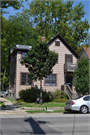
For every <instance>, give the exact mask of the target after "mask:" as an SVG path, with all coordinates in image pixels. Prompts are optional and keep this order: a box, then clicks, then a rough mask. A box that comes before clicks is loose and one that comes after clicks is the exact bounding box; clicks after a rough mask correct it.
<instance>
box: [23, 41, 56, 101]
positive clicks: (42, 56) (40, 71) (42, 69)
mask: <svg viewBox="0 0 90 135" xmlns="http://www.w3.org/2000/svg"><path fill="white" fill-rule="evenodd" d="M57 59H58V54H56V53H55V52H52V51H49V48H48V44H46V43H43V42H40V43H39V42H38V43H37V44H36V46H33V47H32V49H31V50H30V51H29V52H28V55H27V56H26V57H25V58H24V59H23V60H21V64H25V67H26V68H28V71H29V76H30V78H31V79H32V80H37V79H38V80H40V89H41V92H40V97H41V99H42V79H43V77H46V75H50V74H51V73H52V72H53V70H52V67H53V66H54V65H55V63H56V62H57Z"/></svg>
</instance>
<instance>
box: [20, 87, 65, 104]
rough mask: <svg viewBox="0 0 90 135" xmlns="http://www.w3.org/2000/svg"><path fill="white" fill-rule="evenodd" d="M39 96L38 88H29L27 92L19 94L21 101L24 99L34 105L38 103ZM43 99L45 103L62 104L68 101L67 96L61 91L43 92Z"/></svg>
mask: <svg viewBox="0 0 90 135" xmlns="http://www.w3.org/2000/svg"><path fill="white" fill-rule="evenodd" d="M37 95H40V89H36V88H33V87H32V88H28V89H26V90H21V91H20V92H19V96H20V99H22V100H23V101H24V102H28V103H32V102H36V99H37ZM42 98H43V100H44V102H50V101H55V102H61V101H66V100H67V95H66V94H65V93H64V92H62V91H61V90H56V91H55V92H50V91H49V92H46V91H44V90H43V91H42Z"/></svg>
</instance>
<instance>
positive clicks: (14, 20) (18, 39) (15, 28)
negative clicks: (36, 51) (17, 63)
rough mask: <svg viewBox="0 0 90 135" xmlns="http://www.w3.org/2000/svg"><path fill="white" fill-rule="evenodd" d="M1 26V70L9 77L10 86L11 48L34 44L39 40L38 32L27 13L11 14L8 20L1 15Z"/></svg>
mask: <svg viewBox="0 0 90 135" xmlns="http://www.w3.org/2000/svg"><path fill="white" fill-rule="evenodd" d="M28 19H29V18H28ZM1 27H2V29H1V37H2V38H1V68H2V69H1V72H2V74H5V75H6V77H7V87H8V84H9V71H10V69H9V68H10V63H9V59H10V56H9V55H10V48H13V47H15V46H16V44H21V45H32V46H33V45H34V44H36V42H37V33H36V32H35V30H34V28H33V27H32V25H31V23H29V22H28V21H27V20H26V15H23V14H21V16H18V15H17V16H11V17H10V18H9V19H8V20H6V19H5V18H4V17H3V16H1ZM2 77H3V76H2ZM2 79H3V78H2ZM1 85H2V84H1ZM4 85H6V83H4Z"/></svg>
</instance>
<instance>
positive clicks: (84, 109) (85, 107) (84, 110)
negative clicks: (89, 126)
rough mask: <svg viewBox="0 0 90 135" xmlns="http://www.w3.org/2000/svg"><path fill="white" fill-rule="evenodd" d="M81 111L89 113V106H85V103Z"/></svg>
mask: <svg viewBox="0 0 90 135" xmlns="http://www.w3.org/2000/svg"><path fill="white" fill-rule="evenodd" d="M80 110H81V113H84V114H85V113H88V107H87V106H85V105H83V106H81V109H80Z"/></svg>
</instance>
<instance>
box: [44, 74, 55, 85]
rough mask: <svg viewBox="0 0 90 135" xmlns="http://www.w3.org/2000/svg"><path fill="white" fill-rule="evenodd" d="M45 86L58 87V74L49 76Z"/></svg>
mask: <svg viewBox="0 0 90 135" xmlns="http://www.w3.org/2000/svg"><path fill="white" fill-rule="evenodd" d="M45 86H56V74H51V75H47V77H46V78H45Z"/></svg>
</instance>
